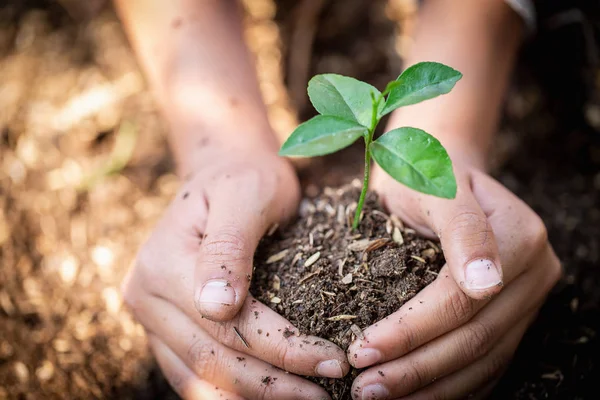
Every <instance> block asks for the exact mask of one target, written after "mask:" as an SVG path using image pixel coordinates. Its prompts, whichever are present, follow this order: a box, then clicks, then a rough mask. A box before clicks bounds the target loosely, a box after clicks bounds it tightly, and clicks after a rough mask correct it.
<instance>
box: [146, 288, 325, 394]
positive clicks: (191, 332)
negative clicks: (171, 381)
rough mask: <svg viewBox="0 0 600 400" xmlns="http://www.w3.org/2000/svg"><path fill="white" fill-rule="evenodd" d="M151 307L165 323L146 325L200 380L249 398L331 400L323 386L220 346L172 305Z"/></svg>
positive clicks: (157, 303) (157, 302)
mask: <svg viewBox="0 0 600 400" xmlns="http://www.w3.org/2000/svg"><path fill="white" fill-rule="evenodd" d="M150 306H151V307H152V315H154V316H156V319H157V320H158V321H161V322H162V323H158V324H156V323H152V324H148V321H142V323H143V324H144V325H145V326H146V327H147V329H148V330H149V331H150V332H152V333H153V334H154V335H156V336H157V337H160V338H162V340H163V341H164V343H165V345H167V346H168V347H169V348H170V349H172V350H173V352H174V353H175V354H176V355H177V357H178V358H179V359H181V360H183V361H184V362H185V364H186V366H187V367H188V368H189V369H190V370H191V371H193V372H194V374H196V376H198V377H199V378H200V379H202V380H205V381H207V382H210V383H212V384H215V385H216V386H218V387H220V388H222V389H223V390H226V391H229V392H233V393H237V394H239V395H241V396H243V397H245V398H249V399H255V398H258V399H273V400H279V399H281V400H308V399H329V396H328V395H327V393H326V392H325V391H324V390H323V389H322V388H320V387H319V386H317V385H315V384H313V383H311V382H308V381H307V380H304V379H302V378H300V377H298V376H296V375H293V374H288V373H286V372H284V371H282V370H280V369H278V368H276V367H274V366H272V365H269V364H267V363H265V362H262V361H260V360H257V359H255V358H253V357H250V356H248V355H245V354H243V353H240V352H238V351H234V350H232V349H229V348H227V347H226V346H223V345H222V344H220V343H218V342H217V341H215V340H214V339H213V338H212V337H211V336H210V335H208V334H207V333H206V332H204V331H203V330H202V329H200V328H199V327H198V326H197V325H196V324H195V323H194V322H193V321H192V320H191V319H189V318H188V317H187V316H186V315H185V314H183V313H182V312H181V311H180V310H179V309H178V308H177V307H175V306H174V305H173V304H171V303H170V302H168V301H165V300H163V299H159V298H153V300H152V302H151V304H150ZM155 322H156V321H155ZM149 325H151V326H149ZM173 327H177V329H173Z"/></svg>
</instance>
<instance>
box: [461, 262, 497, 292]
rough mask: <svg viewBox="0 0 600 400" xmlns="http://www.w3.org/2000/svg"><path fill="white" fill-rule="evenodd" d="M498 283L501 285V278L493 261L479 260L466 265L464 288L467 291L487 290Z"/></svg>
mask: <svg viewBox="0 0 600 400" xmlns="http://www.w3.org/2000/svg"><path fill="white" fill-rule="evenodd" d="M500 283H502V278H501V277H500V273H499V272H498V268H496V265H495V264H494V262H493V261H490V260H485V259H481V258H479V259H477V260H474V261H471V262H470V263H469V264H467V268H466V270H465V287H466V288H467V289H472V290H482V289H489V288H491V287H492V286H496V285H498V284H500Z"/></svg>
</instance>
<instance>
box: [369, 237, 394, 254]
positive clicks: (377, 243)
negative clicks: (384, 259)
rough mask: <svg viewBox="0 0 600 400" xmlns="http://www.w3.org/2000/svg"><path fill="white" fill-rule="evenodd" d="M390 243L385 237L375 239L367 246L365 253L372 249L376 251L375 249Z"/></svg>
mask: <svg viewBox="0 0 600 400" xmlns="http://www.w3.org/2000/svg"><path fill="white" fill-rule="evenodd" d="M388 243H389V240H388V239H385V238H380V239H376V240H373V241H372V242H371V243H370V244H369V246H367V248H366V249H365V253H369V252H371V251H375V250H377V249H379V248H381V247H383V246H385V245H386V244H388Z"/></svg>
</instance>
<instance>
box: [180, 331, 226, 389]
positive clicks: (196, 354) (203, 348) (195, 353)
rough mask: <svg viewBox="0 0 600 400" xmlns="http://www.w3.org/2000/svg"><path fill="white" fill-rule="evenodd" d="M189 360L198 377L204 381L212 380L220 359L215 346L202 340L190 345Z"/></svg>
mask: <svg viewBox="0 0 600 400" xmlns="http://www.w3.org/2000/svg"><path fill="white" fill-rule="evenodd" d="M187 358H188V360H189V362H190V365H191V366H192V367H193V369H194V372H195V373H196V375H198V376H199V377H200V378H202V379H206V380H208V381H210V380H211V377H212V375H213V373H214V371H215V369H216V367H215V363H216V360H218V359H219V357H218V355H217V354H216V351H215V349H214V348H213V346H211V345H210V344H209V343H207V342H205V341H203V340H201V339H199V340H196V341H195V342H193V343H192V344H191V345H190V347H189V349H188V351H187Z"/></svg>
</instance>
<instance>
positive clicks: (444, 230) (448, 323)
mask: <svg viewBox="0 0 600 400" xmlns="http://www.w3.org/2000/svg"><path fill="white" fill-rule="evenodd" d="M454 170H455V174H456V177H457V183H458V193H457V196H456V198H455V199H454V200H444V199H438V198H435V197H432V196H427V195H421V194H418V193H416V192H414V191H411V190H410V189H407V188H406V187H404V186H402V185H400V184H398V183H397V182H395V181H393V180H392V179H391V178H390V177H389V176H388V175H386V174H385V173H384V172H383V171H381V170H377V171H376V173H375V178H374V181H373V184H374V188H375V190H377V191H378V192H379V194H380V196H381V199H382V201H383V202H384V204H385V205H386V206H387V208H388V209H389V210H390V212H392V213H395V214H397V215H398V216H400V217H401V218H402V219H404V221H406V222H407V223H408V224H410V225H411V226H412V227H414V228H415V229H417V230H418V231H419V232H420V233H421V234H423V235H426V236H429V237H439V239H440V240H441V243H442V247H443V250H444V254H445V256H446V261H447V264H446V265H445V266H444V267H443V268H442V270H441V271H440V273H439V275H438V277H437V279H436V280H435V281H434V282H432V283H431V284H430V285H429V286H428V287H426V288H425V289H424V290H423V291H421V292H420V293H419V294H417V296H415V297H414V298H413V299H411V300H410V301H409V302H407V303H406V304H405V305H404V306H402V307H401V308H400V309H399V310H398V311H397V312H396V313H394V314H392V315H390V316H389V318H386V319H384V320H382V321H379V322H378V323H377V324H375V325H373V326H371V327H369V328H367V329H366V330H365V332H364V333H365V339H364V340H357V341H356V342H354V343H353V344H351V346H350V348H349V349H348V357H349V360H350V363H351V364H352V365H354V366H355V367H357V368H364V367H370V366H373V365H375V364H378V365H376V366H374V367H372V368H370V369H368V370H366V371H365V372H363V373H362V374H361V375H359V376H358V377H357V378H356V380H355V382H354V385H353V389H352V396H353V398H354V399H397V398H402V399H411V400H416V399H423V400H426V399H427V400H430V399H462V398H465V397H467V396H470V395H474V396H476V397H475V398H479V397H477V396H485V395H487V394H489V392H490V391H491V389H492V388H493V386H494V384H495V383H496V382H497V380H498V379H499V377H500V376H501V374H502V373H503V371H504V369H505V368H506V366H507V364H508V363H509V361H510V359H511V357H512V355H513V353H514V351H515V349H516V348H517V345H518V344H519V342H520V340H521V337H522V336H523V334H524V332H525V331H526V329H527V327H528V325H529V324H530V323H531V322H532V320H533V319H534V317H535V315H536V313H537V311H538V309H539V308H540V306H541V305H542V303H543V302H544V299H545V297H546V295H547V294H548V292H549V291H550V289H551V288H552V287H553V286H554V284H555V283H556V282H557V281H558V279H559V277H560V275H561V267H560V263H559V261H558V259H557V258H556V256H555V254H554V252H553V250H552V248H551V246H550V244H549V243H548V239H547V234H546V229H545V227H544V224H543V223H542V221H541V219H540V218H539V217H538V216H537V215H536V214H535V213H534V212H533V211H532V210H531V209H530V208H529V207H528V206H527V205H526V204H525V203H523V202H522V201H521V200H519V199H518V198H517V197H516V196H514V195H513V194H512V193H510V192H509V191H508V190H507V189H505V188H504V187H503V186H501V185H500V184H499V183H498V182H496V181H495V180H493V179H492V178H491V177H489V176H487V175H486V174H484V173H483V172H481V171H479V170H477V169H475V168H472V167H468V166H460V165H456V163H455V166H454ZM492 296H494V297H493V298H492ZM469 398H471V397H469Z"/></svg>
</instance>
